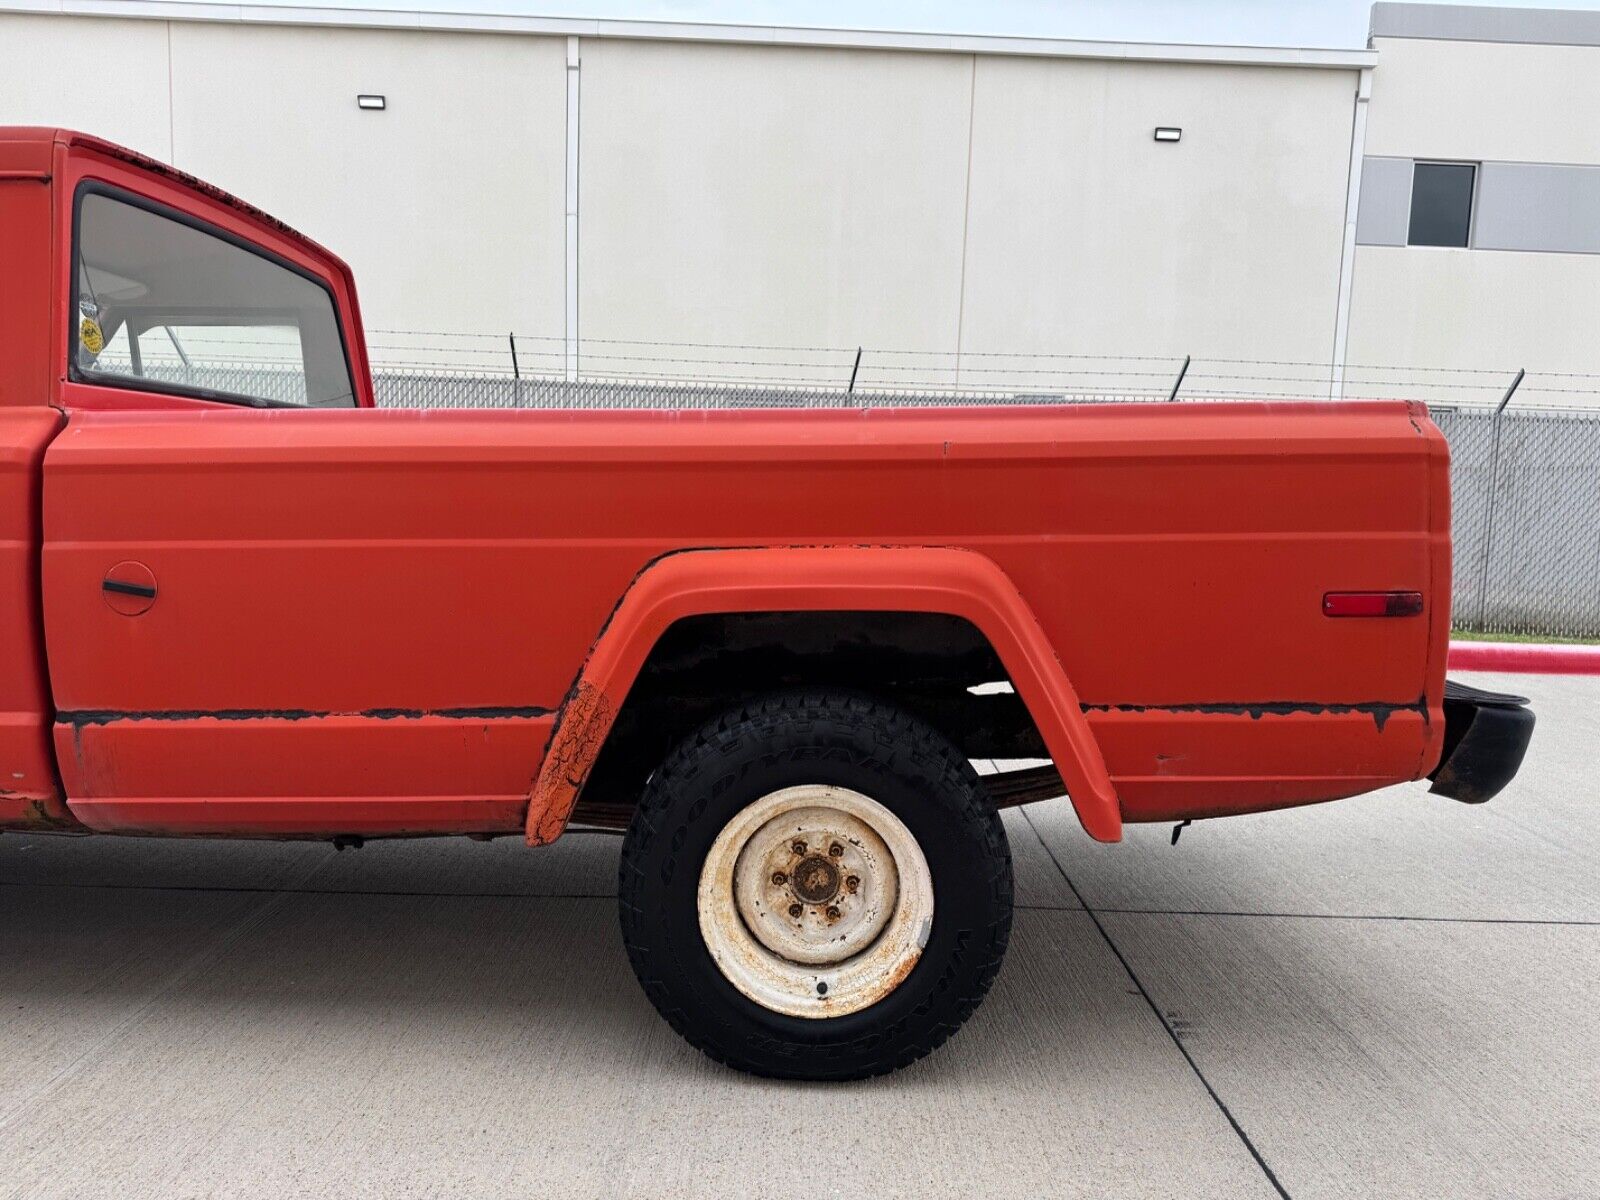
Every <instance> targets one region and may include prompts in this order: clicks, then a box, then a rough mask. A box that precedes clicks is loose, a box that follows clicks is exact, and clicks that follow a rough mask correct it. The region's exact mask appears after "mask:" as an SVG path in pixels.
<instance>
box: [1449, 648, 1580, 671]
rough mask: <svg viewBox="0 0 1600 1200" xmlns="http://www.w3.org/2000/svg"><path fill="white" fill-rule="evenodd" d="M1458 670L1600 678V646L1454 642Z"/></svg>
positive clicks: (1454, 663) (1453, 657)
mask: <svg viewBox="0 0 1600 1200" xmlns="http://www.w3.org/2000/svg"><path fill="white" fill-rule="evenodd" d="M1448 662H1449V664H1450V668H1451V669H1452V670H1456V671H1525V672H1530V673H1534V674H1542V675H1600V646H1558V645H1548V644H1544V643H1534V642H1451V643H1450V658H1449V659H1448Z"/></svg>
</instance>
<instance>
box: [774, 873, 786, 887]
mask: <svg viewBox="0 0 1600 1200" xmlns="http://www.w3.org/2000/svg"><path fill="white" fill-rule="evenodd" d="M772 882H773V883H776V884H778V885H779V886H780V887H781V886H782V885H783V884H786V883H788V882H789V877H788V876H787V875H785V874H784V873H783V872H782V871H774V872H773V873H772Z"/></svg>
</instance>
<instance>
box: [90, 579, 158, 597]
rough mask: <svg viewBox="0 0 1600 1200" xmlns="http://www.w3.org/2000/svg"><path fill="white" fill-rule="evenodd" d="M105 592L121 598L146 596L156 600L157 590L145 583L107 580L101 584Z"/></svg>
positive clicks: (101, 588)
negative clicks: (114, 593) (113, 593)
mask: <svg viewBox="0 0 1600 1200" xmlns="http://www.w3.org/2000/svg"><path fill="white" fill-rule="evenodd" d="M100 590H101V591H103V592H116V593H117V594H118V595H121V596H146V597H148V598H149V599H151V600H154V599H155V598H156V589H155V588H153V587H151V586H150V585H149V584H145V583H124V582H123V581H122V580H120V579H105V580H102V581H101V583H100Z"/></svg>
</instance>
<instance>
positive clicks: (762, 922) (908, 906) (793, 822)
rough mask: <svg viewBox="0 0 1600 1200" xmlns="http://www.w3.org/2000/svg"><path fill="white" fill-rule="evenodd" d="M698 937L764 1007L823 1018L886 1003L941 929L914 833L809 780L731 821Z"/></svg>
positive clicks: (715, 855)
mask: <svg viewBox="0 0 1600 1200" xmlns="http://www.w3.org/2000/svg"><path fill="white" fill-rule="evenodd" d="M698 904H699V917H700V933H701V936H702V938H703V939H704V940H705V944H706V948H707V949H708V950H709V951H710V952H711V957H712V959H713V961H715V962H716V964H717V968H718V969H719V970H720V971H721V972H722V974H723V976H724V977H725V978H726V979H727V980H728V982H730V983H731V984H733V986H734V987H735V988H737V989H738V990H739V991H740V992H741V993H742V994H744V995H745V996H746V997H748V998H749V999H751V1000H754V1001H755V1002H756V1003H757V1004H760V1005H761V1006H762V1007H764V1008H767V1009H770V1010H772V1011H774V1012H779V1013H784V1014H786V1015H788V1016H798V1017H809V1018H817V1019H824V1018H828V1017H836V1016H843V1015H845V1014H846V1013H851V1012H858V1011H860V1010H861V1009H863V1008H867V1007H869V1006H871V1005H873V1004H876V1003H878V1001H880V1000H882V999H883V998H884V997H885V996H887V995H888V994H889V993H890V992H892V991H894V989H895V988H897V987H898V986H899V985H900V984H901V983H902V982H903V981H904V980H905V978H906V976H908V975H909V974H910V973H911V969H912V968H913V967H914V966H916V964H917V961H918V959H919V958H920V957H921V955H922V948H923V946H925V945H926V944H927V940H928V933H929V931H930V930H931V929H932V926H933V881H932V876H931V874H930V872H929V870H928V864H927V860H926V859H925V858H924V856H923V854H922V851H921V849H920V847H918V845H917V842H916V839H915V837H913V836H912V834H911V831H910V830H909V829H908V828H906V826H905V823H904V822H902V821H901V820H900V819H899V818H898V817H896V816H895V815H894V813H892V812H890V811H889V809H887V808H885V807H884V806H883V805H882V804H880V803H878V802H877V801H875V800H873V799H872V798H871V797H869V796H864V795H862V794H861V793H860V792H855V791H851V790H850V789H848V788H840V787H833V786H830V785H825V784H806V785H801V786H799V787H791V788H783V789H781V790H779V791H776V792H772V793H770V794H768V795H766V796H763V797H762V798H761V799H759V800H757V801H756V802H755V803H753V804H751V805H749V806H748V807H746V808H745V809H743V810H742V811H741V812H739V813H738V814H736V815H735V816H734V818H733V819H732V820H731V821H729V822H728V824H727V825H726V826H725V827H724V828H723V830H722V832H721V833H720V834H718V836H717V839H716V841H715V843H713V845H712V848H711V852H710V853H709V854H708V855H707V856H706V861H705V865H704V867H703V868H702V870H701V876H700V886H699V893H698Z"/></svg>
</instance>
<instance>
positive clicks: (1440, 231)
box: [1406, 162, 1478, 248]
mask: <svg viewBox="0 0 1600 1200" xmlns="http://www.w3.org/2000/svg"><path fill="white" fill-rule="evenodd" d="M1477 174H1478V169H1477V167H1475V166H1473V164H1471V163H1437V162H1419V163H1417V164H1416V165H1415V166H1414V167H1413V168H1412V174H1411V226H1410V233H1409V235H1408V236H1407V238H1406V244H1407V245H1408V246H1455V247H1459V248H1464V247H1465V246H1466V245H1467V237H1468V234H1469V233H1470V232H1471V230H1472V185H1473V183H1474V182H1475V180H1476V177H1477Z"/></svg>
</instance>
